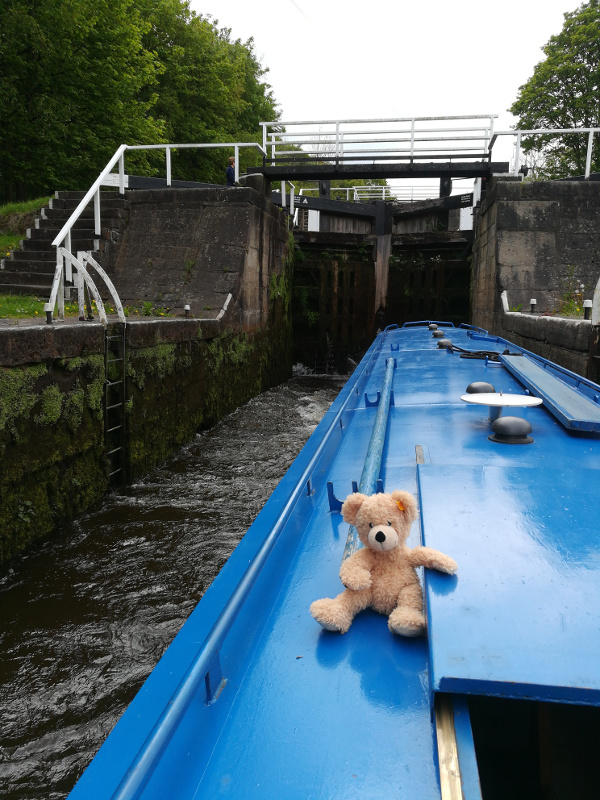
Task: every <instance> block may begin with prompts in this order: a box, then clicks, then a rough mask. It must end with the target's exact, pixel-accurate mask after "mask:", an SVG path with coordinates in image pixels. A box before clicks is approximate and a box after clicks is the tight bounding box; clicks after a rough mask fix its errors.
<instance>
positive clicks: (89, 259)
mask: <svg viewBox="0 0 600 800" xmlns="http://www.w3.org/2000/svg"><path fill="white" fill-rule="evenodd" d="M81 256H82V258H81V264H82V266H83V269H84V270H85V272H86V274H88V275H89V273H88V271H87V265H88V264H89V265H90V266H91V267H93V268H94V269H95V270H96V272H97V273H98V275H99V276H100V277H101V278H102V280H103V281H104V283H105V284H106V287H107V288H108V291H109V292H110V296H111V297H112V299H113V302H114V304H115V311H116V312H117V315H118V317H119V322H123V323H125V322H126V318H125V312H124V311H123V305H122V304H121V300H120V298H119V294H118V292H117V290H116V288H115V285H114V284H113V282H112V281H111V279H110V278H109V277H108V275H107V274H106V272H105V271H104V269H103V268H102V267H101V266H100V264H98V262H97V261H96V259H95V258H94V257H93V256H92V255H91V254H90V253H82V254H81Z"/></svg>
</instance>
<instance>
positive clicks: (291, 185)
mask: <svg viewBox="0 0 600 800" xmlns="http://www.w3.org/2000/svg"><path fill="white" fill-rule="evenodd" d="M287 183H289V185H290V217H293V216H294V194H295V192H296V185H295V184H294V183H292V182H291V181H281V207H282V208H285V204H286V196H285V186H286V184H287ZM300 194H302V189H301V190H300Z"/></svg>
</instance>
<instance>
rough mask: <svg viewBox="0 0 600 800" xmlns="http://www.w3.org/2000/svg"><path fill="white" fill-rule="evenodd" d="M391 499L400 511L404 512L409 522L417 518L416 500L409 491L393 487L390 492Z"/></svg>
mask: <svg viewBox="0 0 600 800" xmlns="http://www.w3.org/2000/svg"><path fill="white" fill-rule="evenodd" d="M392 500H394V502H395V503H396V505H397V506H398V508H399V509H400V511H402V512H403V513H404V514H406V519H407V520H408V521H409V522H414V521H415V520H416V518H417V501H416V500H415V498H414V496H413V495H412V494H411V493H410V492H404V491H402V490H401V489H395V490H394V491H393V492H392Z"/></svg>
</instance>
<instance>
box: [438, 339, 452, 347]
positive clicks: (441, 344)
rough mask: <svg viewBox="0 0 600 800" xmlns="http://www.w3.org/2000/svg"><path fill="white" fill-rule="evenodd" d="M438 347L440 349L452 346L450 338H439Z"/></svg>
mask: <svg viewBox="0 0 600 800" xmlns="http://www.w3.org/2000/svg"><path fill="white" fill-rule="evenodd" d="M438 347H439V348H440V349H443V348H444V347H445V348H449V347H452V342H451V341H450V339H440V340H439V342H438Z"/></svg>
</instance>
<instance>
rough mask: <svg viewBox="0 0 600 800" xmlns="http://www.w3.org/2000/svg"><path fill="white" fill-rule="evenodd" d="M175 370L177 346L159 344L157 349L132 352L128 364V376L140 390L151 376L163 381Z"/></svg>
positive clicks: (150, 348) (146, 348) (148, 348)
mask: <svg viewBox="0 0 600 800" xmlns="http://www.w3.org/2000/svg"><path fill="white" fill-rule="evenodd" d="M174 369H175V345H174V344H159V345H156V346H155V347H144V348H141V349H140V350H135V351H130V354H129V360H128V362H127V375H128V376H129V377H130V378H131V379H132V380H133V382H134V383H135V384H136V386H137V387H138V388H139V389H143V388H144V384H145V382H146V379H147V377H148V376H149V375H151V376H153V377H156V378H158V379H159V380H163V379H164V378H165V377H166V376H167V375H170V374H171V373H172V372H173V370H174Z"/></svg>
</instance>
